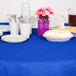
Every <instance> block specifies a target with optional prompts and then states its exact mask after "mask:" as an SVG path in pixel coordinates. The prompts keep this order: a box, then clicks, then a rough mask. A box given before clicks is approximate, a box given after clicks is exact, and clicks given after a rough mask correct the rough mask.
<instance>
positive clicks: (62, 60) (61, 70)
mask: <svg viewBox="0 0 76 76" xmlns="http://www.w3.org/2000/svg"><path fill="white" fill-rule="evenodd" d="M5 34H9V33H5ZM0 76H76V38H72V39H71V40H70V41H67V42H61V43H58V42H56V43H55V42H49V41H47V40H46V39H45V38H43V37H41V36H38V34H37V29H33V33H32V35H31V38H30V39H29V40H27V41H26V42H23V43H15V44H13V43H6V42H3V41H1V40H0Z"/></svg>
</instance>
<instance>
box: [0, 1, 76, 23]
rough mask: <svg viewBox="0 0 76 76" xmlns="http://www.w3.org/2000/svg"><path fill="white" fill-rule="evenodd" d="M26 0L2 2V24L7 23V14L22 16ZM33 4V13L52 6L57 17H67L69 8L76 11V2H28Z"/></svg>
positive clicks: (0, 5) (0, 6)
mask: <svg viewBox="0 0 76 76" xmlns="http://www.w3.org/2000/svg"><path fill="white" fill-rule="evenodd" d="M25 1H26V0H0V22H6V21H7V14H9V13H11V14H13V13H14V14H15V13H17V14H20V12H21V3H22V2H25ZM27 1H28V2H30V4H31V13H32V15H34V11H35V10H36V9H38V8H40V7H46V6H50V7H52V8H53V9H54V12H55V15H64V16H67V9H68V8H75V9H76V0H27Z"/></svg>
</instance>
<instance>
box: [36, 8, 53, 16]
mask: <svg viewBox="0 0 76 76" xmlns="http://www.w3.org/2000/svg"><path fill="white" fill-rule="evenodd" d="M36 15H37V16H39V15H54V12H53V9H52V8H50V7H47V8H40V9H38V10H37V11H36Z"/></svg>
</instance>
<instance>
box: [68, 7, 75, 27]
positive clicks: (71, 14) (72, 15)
mask: <svg viewBox="0 0 76 76" xmlns="http://www.w3.org/2000/svg"><path fill="white" fill-rule="evenodd" d="M68 18H69V19H68V20H69V26H76V9H71V8H69V17H68Z"/></svg>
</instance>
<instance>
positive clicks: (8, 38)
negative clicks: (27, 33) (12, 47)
mask: <svg viewBox="0 0 76 76" xmlns="http://www.w3.org/2000/svg"><path fill="white" fill-rule="evenodd" d="M1 40H2V41H5V42H9V43H20V42H24V41H26V40H27V38H26V37H24V36H22V35H4V36H2V38H1Z"/></svg>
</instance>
